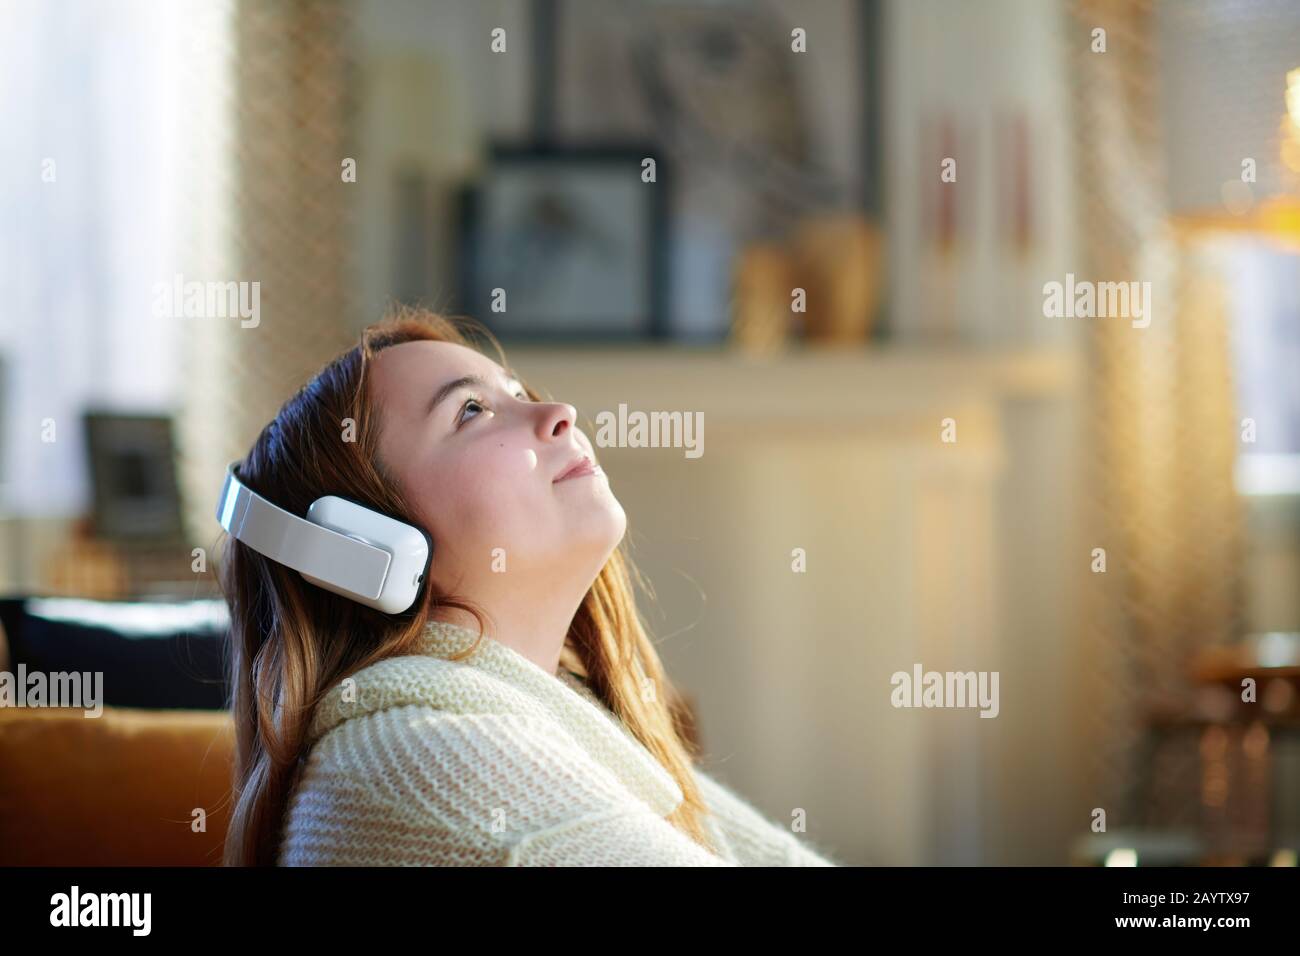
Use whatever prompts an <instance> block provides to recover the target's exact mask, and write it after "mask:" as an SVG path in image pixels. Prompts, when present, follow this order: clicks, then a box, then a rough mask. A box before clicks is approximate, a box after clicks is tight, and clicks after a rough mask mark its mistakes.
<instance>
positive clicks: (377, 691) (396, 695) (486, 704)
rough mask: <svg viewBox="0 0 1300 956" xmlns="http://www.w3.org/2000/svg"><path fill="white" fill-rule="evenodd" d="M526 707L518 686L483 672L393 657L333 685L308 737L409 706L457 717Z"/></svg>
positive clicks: (435, 659) (316, 737)
mask: <svg viewBox="0 0 1300 956" xmlns="http://www.w3.org/2000/svg"><path fill="white" fill-rule="evenodd" d="M526 706H527V701H526V700H524V699H523V697H522V696H521V695H520V693H519V691H518V690H517V689H516V688H514V687H512V686H511V685H510V684H509V683H508V682H507V681H503V680H501V679H499V678H497V677H496V676H494V675H493V674H490V673H488V672H486V671H483V670H481V669H479V668H475V667H469V666H466V665H464V664H461V663H458V662H456V661H449V660H444V659H442V658H439V657H432V656H428V655H421V654H415V655H407V656H402V657H390V658H386V659H384V660H382V661H378V662H376V663H374V664H371V665H369V666H368V667H365V668H363V669H361V670H359V671H357V672H356V673H355V674H352V675H350V676H348V677H345V678H343V679H342V680H341V681H339V682H338V683H337V684H335V685H334V686H333V687H331V688H330V689H329V690H328V691H327V692H326V693H325V694H324V696H323V697H322V698H321V700H320V701H319V703H318V704H317V705H316V710H315V712H314V714H313V716H312V721H311V725H310V729H309V732H308V738H309V741H310V742H313V743H314V742H315V741H317V740H319V739H321V738H323V737H324V736H325V735H326V734H328V733H330V732H331V731H333V730H335V729H337V728H338V727H340V726H341V725H343V724H344V723H346V722H348V721H352V720H358V719H361V718H364V717H368V716H371V715H373V714H378V713H382V712H384V711H388V710H394V709H398V708H404V707H414V708H417V709H418V710H425V711H434V712H437V713H438V714H441V715H444V716H447V717H451V716H455V715H462V714H511V713H515V712H518V711H519V710H520V709H521V708H526Z"/></svg>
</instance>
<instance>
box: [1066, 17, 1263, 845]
mask: <svg viewBox="0 0 1300 956" xmlns="http://www.w3.org/2000/svg"><path fill="white" fill-rule="evenodd" d="M1158 6H1159V5H1158V3H1155V2H1151V0H1072V2H1071V3H1070V4H1069V12H1070V17H1069V18H1068V20H1067V23H1068V24H1069V26H1070V29H1071V32H1072V41H1071V44H1070V46H1071V49H1072V51H1073V52H1072V64H1071V75H1072V79H1073V92H1072V101H1073V102H1072V106H1073V109H1074V114H1075V122H1074V133H1075V157H1076V162H1077V164H1078V167H1077V173H1078V183H1079V197H1078V220H1077V221H1078V223H1079V228H1080V239H1081V242H1080V249H1081V251H1082V254H1083V259H1082V262H1081V263H1080V265H1081V266H1082V268H1081V269H1080V272H1081V273H1083V275H1081V276H1080V278H1086V279H1089V280H1093V281H1096V282H1134V281H1136V282H1150V283H1151V285H1150V300H1149V302H1148V307H1149V309H1150V324H1149V325H1148V326H1146V327H1145V328H1142V327H1138V326H1136V325H1134V323H1133V322H1132V321H1130V320H1128V319H1126V318H1090V319H1079V320H1078V321H1084V322H1087V323H1089V331H1088V338H1087V343H1088V344H1087V352H1088V373H1087V374H1088V396H1087V398H1088V403H1089V425H1090V436H1089V440H1090V442H1091V452H1092V454H1091V455H1090V465H1091V475H1090V478H1089V481H1088V482H1087V487H1088V488H1089V490H1090V493H1091V495H1090V497H1091V500H1090V502H1089V515H1088V520H1087V528H1088V535H1087V540H1088V541H1089V544H1088V548H1089V549H1090V550H1091V549H1092V548H1104V549H1105V550H1106V559H1107V560H1106V572H1105V573H1091V574H1089V575H1088V578H1089V580H1088V581H1087V588H1086V592H1087V596H1086V600H1087V612H1086V614H1085V617H1084V624H1083V627H1084V628H1085V633H1084V640H1083V647H1084V654H1085V659H1086V661H1085V662H1086V669H1087V675H1086V676H1087V690H1086V703H1085V705H1084V706H1085V710H1084V713H1085V714H1086V715H1087V724H1088V727H1087V730H1088V738H1089V751H1088V752H1089V754H1090V755H1091V761H1090V765H1089V768H1088V774H1087V776H1088V785H1087V786H1086V787H1085V788H1084V791H1083V796H1082V799H1083V800H1085V801H1086V806H1085V807H1081V808H1080V809H1081V810H1083V811H1089V810H1091V809H1092V808H1094V807H1102V808H1105V809H1106V810H1107V817H1108V828H1109V829H1111V830H1114V829H1117V828H1120V827H1125V828H1132V827H1140V826H1149V827H1156V828H1160V827H1186V828H1196V827H1198V826H1199V825H1200V824H1201V823H1203V822H1204V814H1203V811H1204V810H1206V809H1209V808H1208V807H1207V806H1206V801H1207V800H1208V801H1209V802H1212V795H1211V794H1209V793H1208V792H1207V791H1206V790H1205V789H1204V788H1203V787H1202V781H1201V779H1200V769H1201V764H1200V759H1199V753H1198V746H1199V739H1198V736H1197V734H1196V732H1195V731H1194V730H1191V729H1189V728H1187V727H1186V726H1185V725H1176V721H1177V719H1178V718H1180V717H1186V716H1187V715H1189V714H1191V713H1192V712H1193V711H1194V709H1195V703H1196V688H1195V686H1194V684H1193V683H1192V681H1191V679H1190V677H1189V674H1188V668H1189V666H1190V663H1191V660H1192V657H1193V655H1194V654H1195V652H1196V651H1198V650H1199V649H1202V648H1205V647H1207V646H1211V645H1217V644H1223V643H1226V642H1229V641H1232V640H1233V639H1235V638H1237V637H1239V636H1240V631H1241V627H1242V608H1241V599H1242V587H1241V573H1240V572H1241V558H1242V553H1243V549H1242V533H1243V532H1242V514H1241V506H1240V502H1239V498H1238V496H1237V493H1236V490H1235V487H1234V484H1233V464H1234V461H1235V456H1236V454H1237V441H1238V435H1237V430H1236V426H1235V422H1236V419H1237V412H1236V407H1235V399H1234V394H1235V393H1234V386H1233V381H1232V356H1231V351H1230V348H1229V335H1228V328H1227V321H1228V311H1227V302H1226V296H1225V292H1224V288H1223V284H1222V282H1221V281H1220V279H1219V278H1218V276H1217V274H1216V270H1215V267H1214V263H1213V262H1212V261H1211V259H1210V258H1209V256H1208V254H1207V253H1205V252H1203V251H1202V250H1201V249H1200V248H1199V247H1198V245H1197V244H1196V242H1195V239H1194V237H1191V236H1188V235H1186V234H1182V233H1180V232H1178V231H1176V230H1175V229H1174V228H1173V227H1172V226H1171V225H1170V219H1169V215H1168V212H1169V211H1168V208H1167V195H1168V191H1167V183H1166V170H1167V164H1168V163H1169V162H1171V161H1172V162H1177V157H1176V156H1170V155H1168V154H1167V146H1166V143H1167V139H1166V137H1165V135H1164V131H1163V129H1162V122H1161V115H1162V107H1161V94H1160V89H1159V84H1158V81H1157V77H1158V75H1159V62H1160V61H1159V58H1160V55H1161V50H1160V48H1159V47H1158V44H1157V43H1156V19H1157V15H1158V12H1159V11H1158ZM1098 28H1100V29H1104V30H1105V31H1106V35H1105V42H1106V49H1105V52H1095V51H1094V50H1093V48H1092V47H1093V44H1092V37H1093V31H1094V30H1095V29H1098ZM1080 566H1081V567H1088V566H1089V565H1088V556H1087V555H1085V556H1083V558H1081V562H1080ZM1167 718H1174V719H1175V723H1174V724H1171V723H1169V722H1168V720H1167ZM1176 726H1182V728H1183V729H1182V730H1178V729H1176Z"/></svg>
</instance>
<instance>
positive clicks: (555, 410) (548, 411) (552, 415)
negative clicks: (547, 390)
mask: <svg viewBox="0 0 1300 956" xmlns="http://www.w3.org/2000/svg"><path fill="white" fill-rule="evenodd" d="M543 407H544V408H545V411H544V412H543V413H542V415H541V418H540V419H539V421H538V431H539V434H540V435H541V437H542V438H545V439H548V440H549V439H551V438H558V437H559V436H561V435H563V434H564V433H565V432H566V431H567V430H568V429H569V428H571V427H572V426H573V424H574V423H575V422H576V421H577V420H578V410H577V409H576V408H574V407H573V406H572V405H570V404H569V403H568V402H546V403H544V404H543Z"/></svg>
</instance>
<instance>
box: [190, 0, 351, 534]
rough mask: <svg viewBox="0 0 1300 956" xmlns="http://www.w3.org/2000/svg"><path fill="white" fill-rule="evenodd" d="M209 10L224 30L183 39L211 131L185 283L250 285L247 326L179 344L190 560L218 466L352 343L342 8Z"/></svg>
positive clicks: (197, 182) (312, 3)
mask: <svg viewBox="0 0 1300 956" xmlns="http://www.w3.org/2000/svg"><path fill="white" fill-rule="evenodd" d="M220 6H221V11H222V15H223V17H224V19H223V22H224V23H225V25H226V29H225V30H224V31H221V30H215V29H214V28H213V24H208V25H206V26H202V27H199V28H198V29H199V30H200V31H201V35H202V36H205V37H208V40H207V41H206V44H207V45H206V47H205V48H204V50H203V53H204V54H205V55H206V56H207V58H208V61H209V67H210V69H211V71H212V75H213V77H214V81H213V82H214V83H215V84H216V87H217V91H216V94H215V95H214V96H213V98H212V102H213V103H214V106H213V109H212V113H211V115H210V116H208V117H199V118H196V119H197V120H198V121H199V122H202V123H203V125H202V126H200V125H199V122H196V123H194V128H192V130H191V132H190V136H191V138H192V140H193V142H194V143H195V149H196V150H197V151H198V152H197V154H196V169H195V172H194V175H193V182H194V186H195V193H194V200H193V201H194V211H195V213H196V242H195V243H194V245H193V248H191V249H190V250H189V263H188V264H189V266H190V268H188V269H186V275H187V278H188V277H190V276H193V277H194V278H198V279H203V280H210V279H222V280H236V281H242V282H257V283H259V287H260V318H259V321H258V323H257V325H256V326H250V327H243V325H242V324H241V322H240V321H238V320H225V319H222V320H213V319H207V320H204V321H203V322H202V323H199V324H196V325H194V326H192V327H191V328H192V334H191V335H190V337H189V339H188V340H187V356H186V359H187V381H188V382H190V383H191V385H190V387H188V388H186V389H185V391H184V395H185V401H186V404H185V407H184V409H183V410H182V415H181V428H180V435H181V446H182V447H181V457H182V474H183V475H184V480H185V490H186V492H187V495H186V499H187V501H188V502H189V506H188V508H187V511H188V515H187V517H188V519H189V523H190V526H191V528H192V529H193V531H194V535H193V536H194V539H195V540H196V541H197V542H199V543H200V544H209V543H211V542H213V541H214V540H215V539H216V536H217V534H218V531H219V529H218V528H217V526H216V523H215V517H214V512H215V508H216V498H217V495H218V493H219V491H220V486H221V480H222V474H223V470H224V468H225V465H226V464H227V463H228V462H230V461H233V460H235V459H237V458H241V457H243V455H244V454H245V453H246V452H247V451H248V448H249V446H250V445H251V444H252V442H253V441H254V439H255V438H256V437H257V435H258V434H259V432H260V431H261V429H262V428H263V427H264V426H265V425H266V423H267V422H268V421H270V419H271V418H272V416H274V414H275V413H276V411H277V410H278V409H279V407H280V405H281V404H283V403H284V401H285V400H286V399H288V398H289V397H290V396H291V395H292V394H293V392H294V391H295V390H296V389H297V388H298V387H299V386H300V385H302V384H304V383H305V382H306V381H307V380H308V378H309V377H310V376H311V375H312V374H313V373H314V372H315V371H316V370H317V369H319V368H320V367H321V366H322V365H324V364H325V363H326V362H327V361H329V359H330V358H332V357H333V356H334V355H336V354H337V353H338V352H340V351H342V350H343V349H344V348H346V347H347V346H348V345H349V344H351V342H352V341H353V338H354V335H355V332H356V329H355V328H354V322H353V314H352V312H353V305H352V303H353V282H352V275H351V261H352V256H351V249H350V241H351V236H352V234H353V230H352V229H351V228H350V225H351V223H350V218H349V217H350V209H351V205H352V204H351V197H350V194H349V192H348V190H349V189H354V188H356V187H355V184H352V183H349V182H345V181H344V179H343V175H342V171H343V166H342V164H343V161H344V160H345V159H346V158H353V159H357V158H358V157H357V153H356V148H355V143H354V140H353V138H352V130H353V127H354V107H353V104H354V102H355V100H354V75H353V63H354V59H353V53H352V48H351V42H350V39H351V9H352V8H351V5H350V4H348V3H344V2H336V0H283V2H276V3H264V2H253V0H228V2H226V3H224V4H222V5H220ZM358 166H359V167H360V168H364V167H363V165H362V164H361V163H360V161H358ZM340 427H341V426H340Z"/></svg>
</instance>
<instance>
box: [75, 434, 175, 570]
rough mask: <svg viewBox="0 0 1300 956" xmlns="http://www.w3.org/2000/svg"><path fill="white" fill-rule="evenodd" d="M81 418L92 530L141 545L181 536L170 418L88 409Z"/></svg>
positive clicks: (117, 539) (99, 534)
mask: <svg viewBox="0 0 1300 956" xmlns="http://www.w3.org/2000/svg"><path fill="white" fill-rule="evenodd" d="M83 422H84V426H85V437H86V451H87V458H88V459H89V462H90V479H91V486H92V488H93V490H94V530H95V534H96V535H97V536H99V537H102V538H110V539H113V540H116V541H119V542H122V543H133V542H134V543H140V544H146V543H148V544H158V543H163V542H172V541H179V540H180V539H181V538H183V537H184V532H183V530H182V517H181V501H180V489H179V485H178V483H177V480H176V459H175V448H174V443H173V437H172V420H171V418H170V417H168V416H166V415H133V414H125V413H117V412H104V411H89V412H86V413H85V415H84V418H83Z"/></svg>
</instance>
